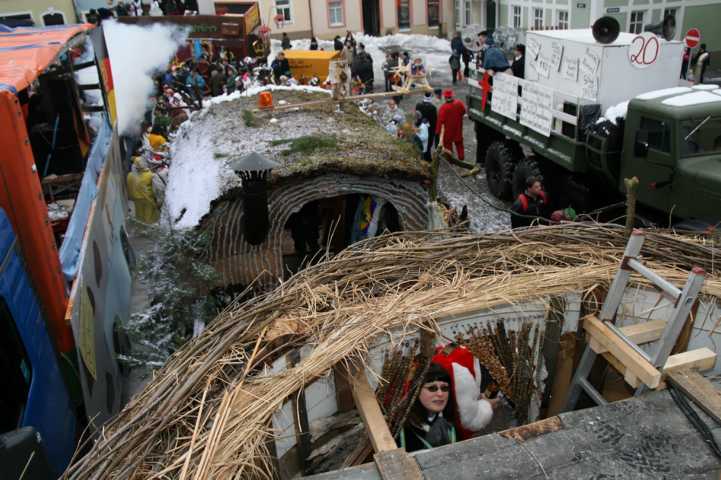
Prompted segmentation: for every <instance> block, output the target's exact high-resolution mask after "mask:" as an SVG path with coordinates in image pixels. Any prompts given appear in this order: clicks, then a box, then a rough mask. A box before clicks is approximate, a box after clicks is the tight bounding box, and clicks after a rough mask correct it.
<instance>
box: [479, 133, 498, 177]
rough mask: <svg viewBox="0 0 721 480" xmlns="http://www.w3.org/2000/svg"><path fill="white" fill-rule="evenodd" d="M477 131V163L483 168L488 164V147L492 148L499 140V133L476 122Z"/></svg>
mask: <svg viewBox="0 0 721 480" xmlns="http://www.w3.org/2000/svg"><path fill="white" fill-rule="evenodd" d="M475 131H476V163H477V164H478V165H480V166H481V167H482V166H483V164H484V163H485V162H486V153H487V152H488V147H490V146H491V145H492V144H493V142H494V141H496V140H499V136H498V132H496V131H495V130H493V129H491V128H489V127H487V126H485V125H483V124H482V123H480V122H475Z"/></svg>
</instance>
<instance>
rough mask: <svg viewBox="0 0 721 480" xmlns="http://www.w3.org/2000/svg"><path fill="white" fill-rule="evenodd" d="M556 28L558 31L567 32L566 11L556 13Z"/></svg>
mask: <svg viewBox="0 0 721 480" xmlns="http://www.w3.org/2000/svg"><path fill="white" fill-rule="evenodd" d="M558 28H559V30H568V11H567V10H559V11H558Z"/></svg>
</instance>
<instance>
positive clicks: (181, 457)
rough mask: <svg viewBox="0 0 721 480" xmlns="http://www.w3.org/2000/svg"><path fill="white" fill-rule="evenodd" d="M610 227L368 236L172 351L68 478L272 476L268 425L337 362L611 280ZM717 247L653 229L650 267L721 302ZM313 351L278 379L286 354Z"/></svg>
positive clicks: (616, 237)
mask: <svg viewBox="0 0 721 480" xmlns="http://www.w3.org/2000/svg"><path fill="white" fill-rule="evenodd" d="M625 243H626V242H625V239H624V237H623V229H622V228H621V227H617V226H609V225H581V224H573V225H566V226H555V227H541V228H534V229H528V230H525V231H520V232H513V233H510V232H509V233H500V234H493V235H484V236H474V235H461V234H449V233H425V232H423V233H405V234H397V235H390V236H385V237H379V238H375V239H370V240H368V241H365V242H361V243H359V244H356V245H353V246H352V247H350V248H349V249H347V250H345V251H344V252H342V253H341V254H339V255H338V256H336V257H334V258H333V259H330V260H328V261H325V262H323V263H320V264H317V265H315V266H313V267H311V268H309V269H307V270H305V271H303V272H301V273H299V274H297V275H295V276H294V277H292V278H291V279H290V280H289V281H288V282H286V283H285V284H282V285H281V286H280V287H278V288H277V289H276V290H275V291H273V292H271V293H268V294H265V295H262V296H259V297H256V298H253V299H252V300H249V301H247V302H244V303H239V302H236V303H233V304H231V305H230V306H229V307H228V308H227V309H226V310H225V311H224V312H223V313H222V314H221V315H219V316H218V318H217V319H216V320H215V321H214V322H213V323H212V324H211V325H210V326H209V328H208V329H207V330H206V331H205V332H204V333H203V335H201V336H200V337H198V338H196V339H194V340H192V341H191V342H189V343H188V344H187V345H186V346H185V347H184V348H183V349H181V350H180V351H178V352H176V353H175V354H174V355H173V356H172V357H171V358H170V360H169V361H168V363H167V364H166V366H165V367H164V368H163V369H162V370H160V371H159V372H157V373H156V375H155V378H154V380H153V381H152V382H151V383H150V384H149V385H148V386H147V387H146V389H145V390H144V391H143V392H142V393H141V394H139V395H137V396H136V397H135V398H134V399H133V400H132V401H131V402H130V404H128V405H127V406H126V408H125V409H124V410H123V411H122V412H121V413H120V414H119V415H118V416H117V417H116V418H115V419H114V420H113V421H111V422H110V423H109V424H108V425H106V426H105V427H104V428H103V429H102V432H101V434H100V436H99V438H98V440H97V442H96V443H95V445H94V446H93V447H92V449H91V450H90V451H89V453H88V454H87V455H86V456H85V457H84V458H82V459H80V460H79V461H77V462H76V463H75V464H74V465H73V466H72V467H71V468H70V469H69V470H68V472H67V473H66V476H67V477H68V478H73V479H80V478H91V479H108V478H179V479H189V478H194V479H210V478H255V477H261V478H262V477H270V476H271V475H272V467H271V462H270V461H269V457H268V450H267V447H266V444H267V442H268V440H269V439H271V437H272V434H273V432H272V431H271V428H270V418H271V415H272V414H273V412H274V411H276V410H277V409H278V408H279V407H280V406H281V405H282V403H283V402H284V401H285V400H286V399H288V398H294V397H295V396H296V395H297V394H298V392H299V391H300V390H301V389H302V388H303V387H304V386H305V385H308V384H309V383H311V382H312V381H314V380H316V379H317V378H319V377H321V376H323V375H326V374H328V372H329V371H330V370H331V369H332V367H333V366H334V365H336V364H338V363H345V364H349V363H357V364H359V365H360V364H362V362H363V359H364V354H365V353H366V352H367V349H368V348H369V346H370V345H371V344H372V342H373V341H374V339H376V338H377V337H378V336H379V335H383V334H384V333H386V332H388V331H390V330H394V331H399V330H400V331H408V332H411V331H414V330H416V329H418V328H424V329H429V330H432V329H434V322H435V320H436V319H440V318H443V317H446V316H449V315H453V314H459V313H463V312H471V311H475V310H482V309H487V308H491V307H494V306H497V305H505V304H513V303H517V302H524V301H528V300H532V299H538V298H547V297H549V296H554V295H562V294H566V293H569V292H584V291H588V290H590V289H593V288H594V287H596V286H599V285H607V284H608V282H609V281H610V279H611V278H612V277H613V275H614V274H615V272H616V270H617V269H618V265H619V261H620V258H621V256H622V254H623V249H624V246H625ZM707 243H709V242H708V241H704V240H702V239H694V238H687V237H679V236H675V235H672V234H669V233H661V232H659V233H649V234H648V235H647V240H646V243H645V245H644V249H643V255H644V257H645V261H646V263H647V264H648V265H649V266H650V267H651V268H654V269H656V270H657V271H658V272H659V273H660V274H661V275H663V276H665V277H666V278H668V279H669V280H671V281H673V282H675V283H676V284H682V283H683V282H684V281H685V278H686V275H687V271H688V269H690V268H691V267H692V266H697V265H698V266H701V267H703V268H704V269H705V270H706V271H707V272H708V273H709V277H708V279H707V281H706V283H705V285H704V293H705V294H706V295H710V296H712V297H719V298H721V276H719V275H718V273H717V272H716V267H715V259H716V258H717V255H718V253H719V250H718V249H717V248H715V247H714V246H713V244H707ZM305 344H310V345H312V346H313V347H314V348H313V351H312V352H311V354H310V355H309V356H308V357H306V358H304V359H303V360H302V361H300V362H299V363H298V364H297V365H295V366H294V367H293V368H289V369H288V370H285V371H283V372H280V373H275V374H269V373H268V372H267V369H266V368H265V367H267V366H268V365H270V364H271V363H272V362H273V361H274V360H275V359H277V358H278V357H279V356H280V355H283V354H285V353H287V352H288V351H289V350H291V349H294V348H297V347H300V346H302V345H305Z"/></svg>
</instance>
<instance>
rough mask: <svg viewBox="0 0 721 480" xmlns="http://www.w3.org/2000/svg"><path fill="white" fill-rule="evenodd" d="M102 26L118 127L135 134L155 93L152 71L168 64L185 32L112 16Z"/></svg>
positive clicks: (177, 28) (124, 131) (161, 68)
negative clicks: (111, 78) (117, 18)
mask: <svg viewBox="0 0 721 480" xmlns="http://www.w3.org/2000/svg"><path fill="white" fill-rule="evenodd" d="M103 30H104V32H105V42H106V43H107V45H108V53H109V55H110V65H111V68H112V72H113V83H114V85H115V103H116V106H117V110H118V131H119V132H120V134H121V135H129V134H135V133H138V132H139V130H140V123H141V122H142V120H143V116H144V114H145V111H146V110H147V109H148V108H149V107H150V105H151V98H150V97H151V96H152V95H154V94H155V93H156V92H155V86H154V84H153V78H152V77H153V75H154V74H156V73H157V72H159V71H162V70H164V69H165V68H166V67H167V65H168V62H169V61H170V59H171V58H172V57H173V55H174V54H175V52H176V51H177V50H178V47H179V46H180V45H183V44H184V43H185V40H186V38H187V35H188V32H187V30H185V29H181V28H179V27H171V26H168V25H160V24H154V25H152V26H145V27H138V26H135V25H125V24H122V23H118V22H116V21H114V20H113V21H106V22H103Z"/></svg>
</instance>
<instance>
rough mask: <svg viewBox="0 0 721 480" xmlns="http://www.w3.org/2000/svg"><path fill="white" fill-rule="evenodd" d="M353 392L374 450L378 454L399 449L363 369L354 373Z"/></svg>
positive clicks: (352, 380)
mask: <svg viewBox="0 0 721 480" xmlns="http://www.w3.org/2000/svg"><path fill="white" fill-rule="evenodd" d="M351 390H352V391H353V400H354V401H355V405H356V408H357V409H358V413H359V414H360V416H361V418H362V419H363V424H364V425H365V427H366V431H367V432H368V437H369V438H370V441H371V445H373V450H374V451H375V452H376V453H378V452H386V451H390V450H395V449H397V448H398V446H397V445H396V441H395V440H394V439H393V435H391V431H390V429H389V428H388V424H387V423H386V419H385V418H384V417H383V413H382V412H381V407H380V406H379V405H378V401H377V400H376V396H375V393H374V392H373V389H371V386H370V385H369V384H368V378H366V374H365V370H364V369H363V368H359V369H357V371H355V372H354V374H353V377H352V379H351Z"/></svg>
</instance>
